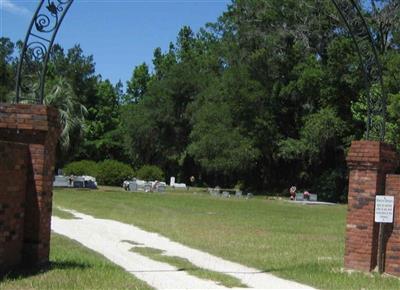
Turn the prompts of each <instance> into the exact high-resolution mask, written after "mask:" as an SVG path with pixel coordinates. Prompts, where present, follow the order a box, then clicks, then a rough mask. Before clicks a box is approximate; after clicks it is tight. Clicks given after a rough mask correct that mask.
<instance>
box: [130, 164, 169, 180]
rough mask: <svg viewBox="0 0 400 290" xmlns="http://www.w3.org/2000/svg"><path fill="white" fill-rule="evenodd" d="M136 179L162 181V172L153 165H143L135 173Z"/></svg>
mask: <svg viewBox="0 0 400 290" xmlns="http://www.w3.org/2000/svg"><path fill="white" fill-rule="evenodd" d="M136 177H137V178H139V179H143V180H164V172H163V171H162V170H161V168H159V167H157V166H154V165H144V166H142V167H141V168H140V169H139V170H138V171H137V172H136Z"/></svg>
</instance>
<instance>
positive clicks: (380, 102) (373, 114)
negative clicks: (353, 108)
mask: <svg viewBox="0 0 400 290" xmlns="http://www.w3.org/2000/svg"><path fill="white" fill-rule="evenodd" d="M331 1H332V3H333V4H334V5H335V7H336V9H337V11H338V12H339V14H340V16H341V18H342V20H343V22H344V24H345V25H346V28H347V29H348V32H349V33H350V35H351V38H352V40H353V43H354V47H355V50H356V52H357V54H358V58H359V61H360V65H361V68H362V72H363V76H364V90H365V92H364V94H365V96H366V99H367V111H368V112H367V115H368V116H367V124H366V127H367V131H366V139H367V140H368V139H373V138H374V137H379V139H380V140H381V141H383V140H384V139H385V133H386V132H385V131H386V110H387V108H386V107H387V93H386V90H385V87H384V84H383V73H382V71H383V68H382V64H381V62H380V60H379V54H378V51H377V48H376V46H375V42H374V39H373V36H372V33H371V31H370V29H369V26H368V24H367V21H366V20H365V18H364V16H363V13H362V11H361V8H360V7H359V6H358V4H357V3H356V1H355V0H331ZM373 88H379V89H378V90H373ZM373 128H375V129H376V131H378V132H376V133H375V134H373V132H371V131H372V129H373ZM376 134H378V135H379V136H373V135H376Z"/></svg>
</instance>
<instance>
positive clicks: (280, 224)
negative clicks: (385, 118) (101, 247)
mask: <svg viewBox="0 0 400 290" xmlns="http://www.w3.org/2000/svg"><path fill="white" fill-rule="evenodd" d="M54 202H55V204H56V205H58V206H61V207H64V208H71V209H76V210H78V211H81V212H83V213H87V214H90V215H93V216H96V217H101V218H108V219H114V220H119V221H121V222H125V223H131V224H134V225H136V226H139V227H141V228H143V229H145V230H148V231H153V232H158V233H161V234H162V235H164V236H167V237H169V238H170V239H172V240H174V241H177V242H181V243H183V244H185V245H188V246H191V247H193V248H197V249H201V250H203V251H206V252H209V253H211V254H214V255H216V256H220V257H223V258H225V259H228V260H231V261H234V262H239V263H241V264H244V265H248V266H251V267H255V268H258V269H259V270H262V271H266V272H270V273H273V274H275V275H277V276H280V277H284V278H288V279H291V280H295V281H298V282H301V283H305V284H308V285H311V286H314V287H317V288H322V289H362V288H363V289H400V282H399V281H400V280H398V279H396V278H387V277H380V276H379V275H369V274H363V273H353V274H348V273H346V272H343V271H342V268H343V254H344V233H345V217H346V209H347V207H346V206H345V205H339V206H305V205H299V204H292V203H288V202H286V201H283V200H267V199H265V198H254V199H250V200H245V199H235V198H231V199H222V198H213V197H211V196H209V195H206V194H192V193H187V192H185V191H183V192H175V193H167V194H158V193H151V194H148V193H147V194H146V193H131V192H124V191H121V190H120V189H112V188H107V189H106V191H103V190H102V189H100V190H97V191H81V190H66V189H63V190H56V191H55V194H54Z"/></svg>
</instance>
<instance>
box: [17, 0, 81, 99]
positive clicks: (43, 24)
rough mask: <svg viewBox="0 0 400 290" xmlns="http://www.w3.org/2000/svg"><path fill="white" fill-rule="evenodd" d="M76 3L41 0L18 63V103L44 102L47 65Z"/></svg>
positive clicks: (69, 0)
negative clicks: (65, 20)
mask: <svg viewBox="0 0 400 290" xmlns="http://www.w3.org/2000/svg"><path fill="white" fill-rule="evenodd" d="M73 1H74V0H55V1H51V0H40V1H39V5H38V7H37V9H36V12H35V14H34V15H33V18H32V21H31V23H30V25H29V28H28V32H27V33H26V36H25V40H24V44H23V47H22V51H21V56H20V59H19V64H18V71H17V79H16V89H15V90H16V97H15V102H16V103H36V104H41V103H43V96H44V85H45V78H46V71H47V63H48V61H49V56H50V53H51V49H52V47H53V43H54V39H55V37H56V35H57V32H58V29H59V27H60V25H61V23H62V21H63V19H64V16H65V14H66V13H67V12H68V9H69V8H70V6H71V4H72V3H73Z"/></svg>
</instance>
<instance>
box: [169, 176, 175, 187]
mask: <svg viewBox="0 0 400 290" xmlns="http://www.w3.org/2000/svg"><path fill="white" fill-rule="evenodd" d="M174 185H175V177H174V176H171V178H170V180H169V186H174Z"/></svg>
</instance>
